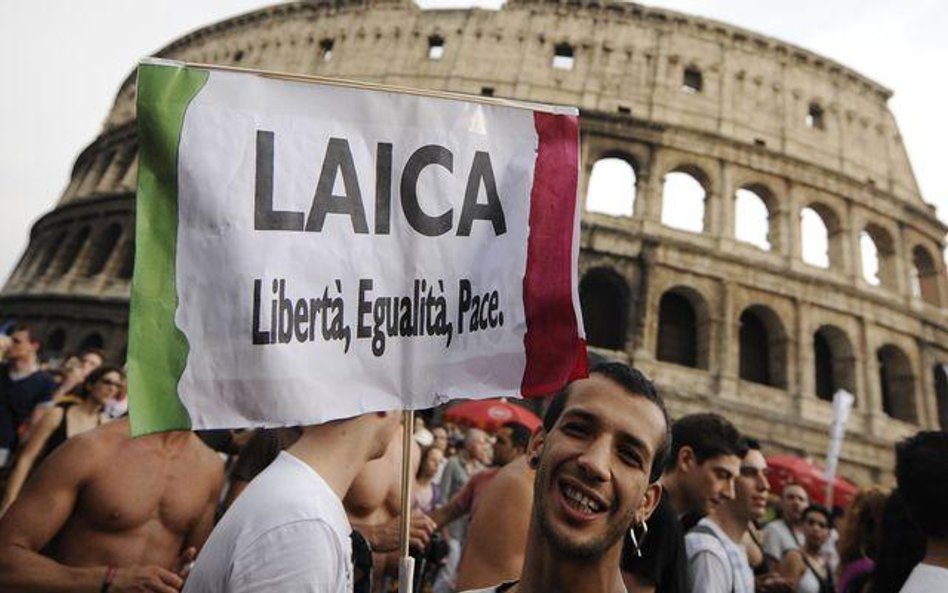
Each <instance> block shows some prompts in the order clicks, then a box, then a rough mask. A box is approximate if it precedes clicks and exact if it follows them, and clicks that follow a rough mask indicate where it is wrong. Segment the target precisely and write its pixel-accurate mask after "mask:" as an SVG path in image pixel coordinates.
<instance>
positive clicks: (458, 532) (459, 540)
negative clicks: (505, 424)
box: [434, 428, 492, 593]
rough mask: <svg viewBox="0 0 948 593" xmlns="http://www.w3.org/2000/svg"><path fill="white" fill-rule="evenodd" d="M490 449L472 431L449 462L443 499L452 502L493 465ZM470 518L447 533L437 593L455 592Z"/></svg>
mask: <svg viewBox="0 0 948 593" xmlns="http://www.w3.org/2000/svg"><path fill="white" fill-rule="evenodd" d="M491 456H492V451H491V445H490V441H489V440H488V437H487V433H486V432H484V431H483V430H481V429H479V428H469V429H468V430H467V432H466V433H465V435H464V448H463V449H462V450H461V451H460V452H458V454H457V455H455V456H454V457H450V458H449V459H448V462H447V464H445V466H444V472H443V474H442V476H441V496H443V497H444V500H449V501H450V500H452V499H453V498H454V497H455V496H456V495H457V494H458V492H460V491H461V489H462V488H463V487H464V485H465V484H466V483H467V481H468V480H469V479H470V478H471V476H473V475H474V474H476V473H477V472H479V471H481V470H483V469H484V468H486V467H487V466H489V465H490V463H491ZM467 523H468V521H467V518H466V517H465V518H462V519H461V520H459V521H452V522H451V523H450V525H448V527H447V528H446V530H445V533H446V535H447V542H448V549H449V552H448V557H447V558H446V559H445V561H444V566H443V567H442V569H441V571H440V572H439V573H438V577H437V580H436V581H435V584H434V593H450V592H451V591H453V590H454V588H455V578H456V572H457V566H458V562H459V561H460V559H461V548H462V544H463V542H464V540H465V537H466V534H467Z"/></svg>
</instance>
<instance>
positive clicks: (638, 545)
mask: <svg viewBox="0 0 948 593" xmlns="http://www.w3.org/2000/svg"><path fill="white" fill-rule="evenodd" d="M646 535H648V523H646V522H645V521H642V536H641V537H636V536H635V525H633V526H632V528H631V529H629V538H630V539H631V540H632V548H633V551H634V552H635V556H636V557H637V558H641V557H642V544H644V543H645V536H646Z"/></svg>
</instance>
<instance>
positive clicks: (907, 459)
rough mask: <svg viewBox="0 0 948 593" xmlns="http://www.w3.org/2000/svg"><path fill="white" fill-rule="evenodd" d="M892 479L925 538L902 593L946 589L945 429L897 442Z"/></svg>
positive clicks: (947, 475) (947, 438)
mask: <svg viewBox="0 0 948 593" xmlns="http://www.w3.org/2000/svg"><path fill="white" fill-rule="evenodd" d="M895 479H896V482H897V483H898V487H899V492H901V493H902V497H903V498H904V499H905V504H906V506H907V507H908V510H909V515H910V516H911V517H912V519H913V520H914V522H915V524H916V525H917V526H918V527H919V529H920V530H921V532H922V533H923V534H924V535H925V540H926V541H925V557H924V558H922V561H921V562H919V563H918V564H917V565H916V566H915V568H913V569H912V572H911V574H910V575H909V577H908V580H906V581H905V585H904V586H903V587H902V591H901V593H928V592H930V591H948V432H946V431H922V432H919V433H918V434H916V435H915V436H913V437H910V438H908V439H905V440H904V441H902V442H900V443H899V444H898V445H896V447H895Z"/></svg>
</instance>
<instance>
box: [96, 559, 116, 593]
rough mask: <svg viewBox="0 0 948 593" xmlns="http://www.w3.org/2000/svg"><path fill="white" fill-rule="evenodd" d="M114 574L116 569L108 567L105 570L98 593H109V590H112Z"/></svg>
mask: <svg viewBox="0 0 948 593" xmlns="http://www.w3.org/2000/svg"><path fill="white" fill-rule="evenodd" d="M116 572H118V569H117V568H116V567H114V566H109V567H108V568H106V569H105V578H103V579H102V587H101V588H100V589H99V593H109V589H111V588H112V581H113V580H115V573H116Z"/></svg>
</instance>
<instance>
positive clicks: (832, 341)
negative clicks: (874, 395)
mask: <svg viewBox="0 0 948 593" xmlns="http://www.w3.org/2000/svg"><path fill="white" fill-rule="evenodd" d="M813 366H814V369H813V370H814V373H815V375H816V377H815V378H816V381H815V383H816V395H817V397H819V398H820V399H823V400H826V401H833V395H834V394H835V393H836V392H837V391H838V390H840V389H845V390H846V391H848V392H850V393H853V394H855V391H856V389H855V360H854V358H853V349H852V345H851V344H850V343H849V338H847V337H846V334H845V333H844V332H843V331H842V330H841V329H839V328H838V327H835V326H832V325H824V326H822V327H821V328H819V329H818V330H816V333H814V334H813Z"/></svg>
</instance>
